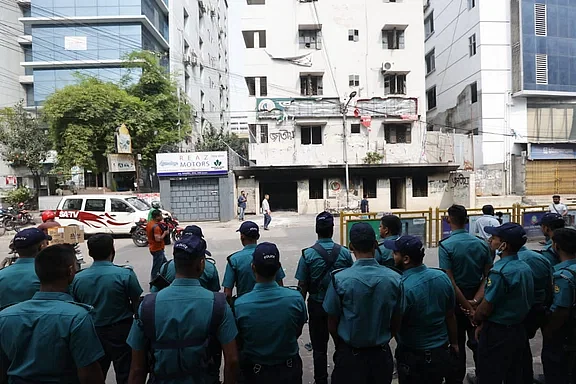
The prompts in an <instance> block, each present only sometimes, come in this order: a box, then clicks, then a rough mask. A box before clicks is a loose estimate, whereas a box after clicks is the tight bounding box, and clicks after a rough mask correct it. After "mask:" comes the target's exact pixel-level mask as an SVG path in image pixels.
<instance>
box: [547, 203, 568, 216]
mask: <svg viewBox="0 0 576 384" xmlns="http://www.w3.org/2000/svg"><path fill="white" fill-rule="evenodd" d="M566 211H568V208H566V206H565V205H564V204H562V203H558V204H554V203H552V204H550V205H549V206H548V212H552V213H557V214H559V215H562V216H564V212H566Z"/></svg>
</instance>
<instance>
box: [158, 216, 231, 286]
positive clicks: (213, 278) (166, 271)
mask: <svg viewBox="0 0 576 384" xmlns="http://www.w3.org/2000/svg"><path fill="white" fill-rule="evenodd" d="M185 236H198V237H200V238H202V239H203V238H204V234H203V233H202V228H200V227H199V226H197V225H189V226H187V227H186V228H184V230H183V231H182V237H185ZM211 256H212V254H211V253H210V251H208V250H206V267H205V268H204V272H202V276H200V284H201V285H202V286H203V287H204V288H206V289H207V290H209V291H212V292H219V291H220V277H218V269H216V260H214V259H213V258H212V257H211ZM160 276H161V279H164V281H165V282H166V283H168V284H171V283H172V282H173V281H174V278H175V277H176V268H175V267H174V260H168V261H167V262H165V263H164V264H163V265H162V268H160ZM158 280H160V279H157V280H153V281H152V283H151V284H150V285H151V287H150V292H158V291H159V290H161V289H163V288H165V287H164V286H161V285H160V284H157V283H156V282H157V281H158Z"/></svg>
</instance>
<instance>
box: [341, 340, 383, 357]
mask: <svg viewBox="0 0 576 384" xmlns="http://www.w3.org/2000/svg"><path fill="white" fill-rule="evenodd" d="M338 347H339V348H342V349H348V350H350V351H352V353H353V354H354V355H359V354H362V353H371V352H379V351H389V350H390V347H389V346H388V344H382V345H376V346H374V347H362V348H356V347H353V346H351V345H349V344H346V343H345V342H340V344H339V345H338Z"/></svg>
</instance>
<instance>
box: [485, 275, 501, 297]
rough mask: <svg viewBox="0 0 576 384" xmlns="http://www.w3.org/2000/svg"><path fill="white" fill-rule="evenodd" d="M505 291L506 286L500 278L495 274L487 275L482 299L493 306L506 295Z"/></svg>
mask: <svg viewBox="0 0 576 384" xmlns="http://www.w3.org/2000/svg"><path fill="white" fill-rule="evenodd" d="M505 291H506V284H505V283H504V280H503V279H502V276H500V275H499V274H497V273H489V274H488V278H487V279H486V286H485V289H484V299H486V300H487V301H488V302H489V303H490V304H493V305H494V304H496V303H497V302H498V301H499V300H501V299H502V298H503V297H504V296H505V295H506V292H505Z"/></svg>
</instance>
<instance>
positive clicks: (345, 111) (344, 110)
mask: <svg viewBox="0 0 576 384" xmlns="http://www.w3.org/2000/svg"><path fill="white" fill-rule="evenodd" d="M356 94H357V92H356V91H353V92H352V93H350V95H348V101H347V102H346V104H344V103H341V104H340V106H341V109H340V112H341V113H342V128H343V129H344V140H343V141H342V143H343V146H344V148H343V151H344V156H343V157H344V168H345V170H346V208H348V209H349V208H350V169H349V166H348V124H347V122H346V118H347V116H346V115H347V114H348V105H350V102H351V101H352V99H353V98H354V97H356Z"/></svg>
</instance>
